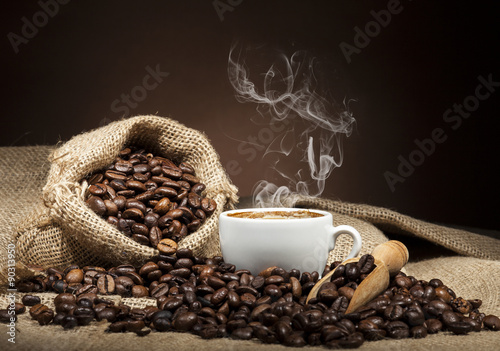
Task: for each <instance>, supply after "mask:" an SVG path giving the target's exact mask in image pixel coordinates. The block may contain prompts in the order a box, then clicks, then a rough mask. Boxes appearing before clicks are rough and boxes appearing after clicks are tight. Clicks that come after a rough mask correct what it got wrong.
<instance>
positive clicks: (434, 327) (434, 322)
mask: <svg viewBox="0 0 500 351" xmlns="http://www.w3.org/2000/svg"><path fill="white" fill-rule="evenodd" d="M424 326H426V327H427V332H428V333H429V334H435V333H437V332H438V331H440V330H442V329H443V324H442V323H441V321H440V320H439V319H435V318H432V319H428V320H426V321H425V323H424Z"/></svg>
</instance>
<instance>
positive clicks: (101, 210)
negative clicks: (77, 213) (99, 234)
mask: <svg viewBox="0 0 500 351" xmlns="http://www.w3.org/2000/svg"><path fill="white" fill-rule="evenodd" d="M86 203H87V205H88V206H89V207H90V209H91V210H92V211H94V212H95V213H97V214H98V215H99V216H104V215H105V214H106V211H107V208H106V204H105V203H104V201H103V200H102V199H101V198H100V197H98V196H91V197H89V198H88V199H87V201H86Z"/></svg>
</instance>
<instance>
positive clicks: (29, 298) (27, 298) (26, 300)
mask: <svg viewBox="0 0 500 351" xmlns="http://www.w3.org/2000/svg"><path fill="white" fill-rule="evenodd" d="M21 301H22V303H23V304H24V305H26V306H34V305H37V304H39V303H40V302H41V301H40V298H39V297H38V296H34V295H24V296H23V298H22V299H21Z"/></svg>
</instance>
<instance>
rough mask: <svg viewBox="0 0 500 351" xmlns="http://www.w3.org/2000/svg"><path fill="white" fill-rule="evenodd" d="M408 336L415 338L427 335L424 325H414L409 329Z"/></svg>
mask: <svg viewBox="0 0 500 351" xmlns="http://www.w3.org/2000/svg"><path fill="white" fill-rule="evenodd" d="M410 336H411V337H412V338H415V339H421V338H425V337H426V336H427V329H426V328H425V327H424V326H421V325H419V326H415V327H413V328H411V329H410Z"/></svg>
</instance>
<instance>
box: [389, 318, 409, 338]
mask: <svg viewBox="0 0 500 351" xmlns="http://www.w3.org/2000/svg"><path fill="white" fill-rule="evenodd" d="M386 329H387V336H388V337H390V338H394V339H403V338H407V337H409V336H410V330H409V328H408V325H407V324H406V323H404V322H401V321H394V322H390V323H388V324H387V327H386Z"/></svg>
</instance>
